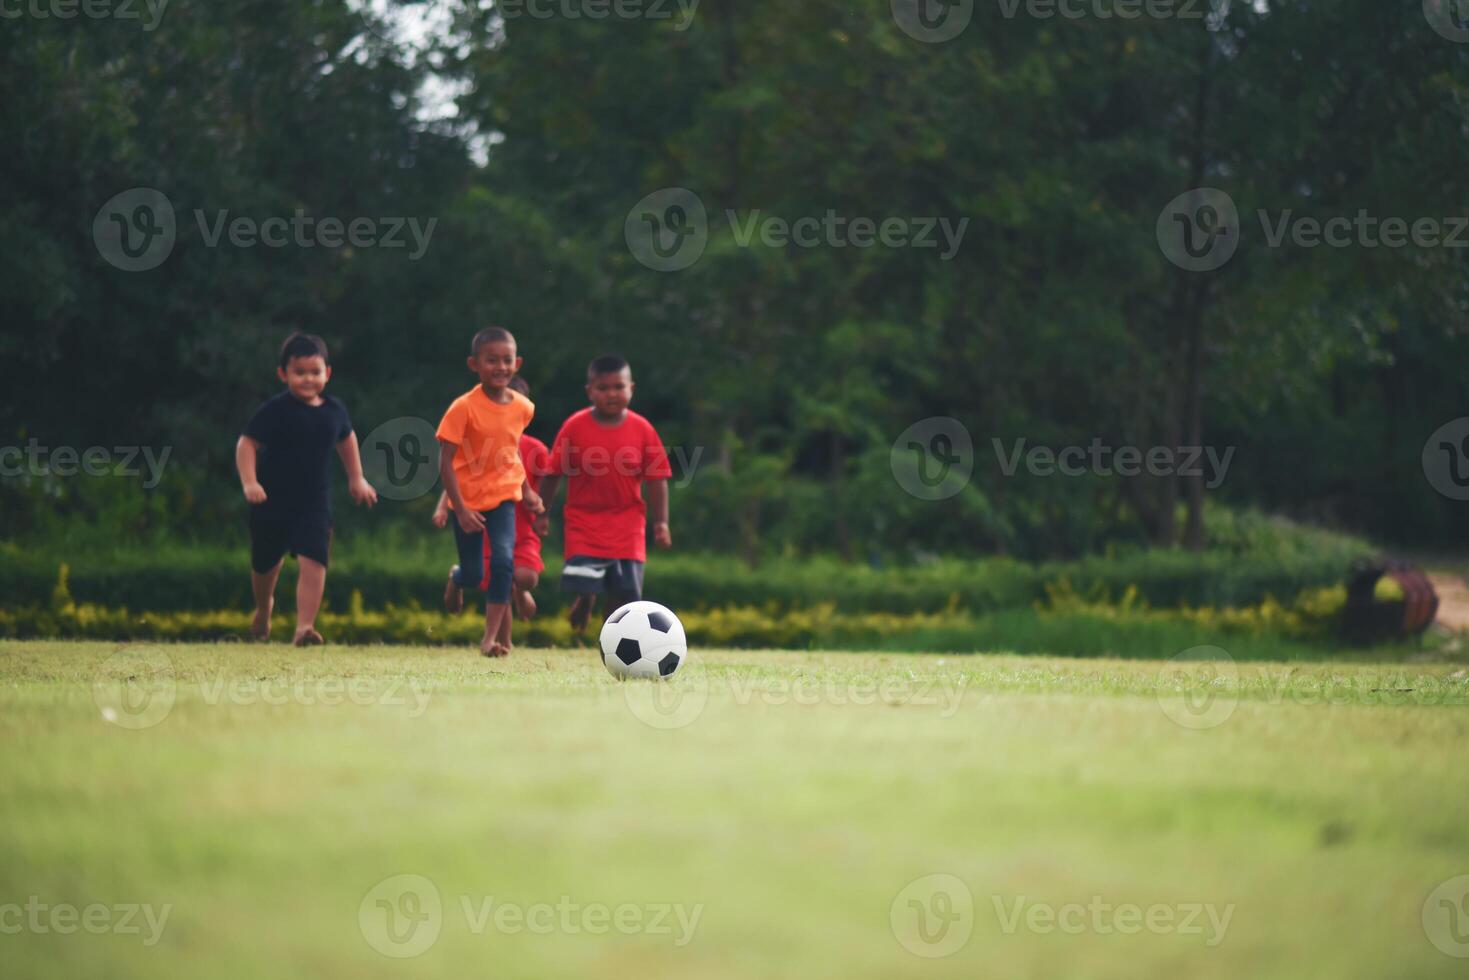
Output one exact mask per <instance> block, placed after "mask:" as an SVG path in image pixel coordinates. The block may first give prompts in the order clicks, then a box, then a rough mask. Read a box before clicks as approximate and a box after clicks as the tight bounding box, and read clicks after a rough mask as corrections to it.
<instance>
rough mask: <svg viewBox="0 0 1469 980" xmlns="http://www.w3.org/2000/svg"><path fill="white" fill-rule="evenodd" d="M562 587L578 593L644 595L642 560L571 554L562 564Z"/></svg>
mask: <svg viewBox="0 0 1469 980" xmlns="http://www.w3.org/2000/svg"><path fill="white" fill-rule="evenodd" d="M561 589H562V591H563V592H576V593H579V594H581V595H596V594H597V593H599V592H606V593H609V594H611V593H616V594H617V595H619V596H625V597H628V598H630V599H641V598H642V597H643V563H642V562H640V561H638V560H637V559H635V558H588V557H586V556H585V555H573V556H572V557H570V558H568V559H566V564H565V565H563V566H562V567H561Z"/></svg>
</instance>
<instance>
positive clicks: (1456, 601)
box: [1428, 572, 1469, 632]
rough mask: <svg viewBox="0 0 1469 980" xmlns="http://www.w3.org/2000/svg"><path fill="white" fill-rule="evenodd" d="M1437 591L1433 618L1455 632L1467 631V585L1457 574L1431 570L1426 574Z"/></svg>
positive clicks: (1468, 622) (1468, 596) (1468, 614)
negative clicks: (1435, 615)
mask: <svg viewBox="0 0 1469 980" xmlns="http://www.w3.org/2000/svg"><path fill="white" fill-rule="evenodd" d="M1428 580H1429V581H1430V582H1432V583H1433V589H1434V591H1435V592H1437V593H1438V616H1437V617H1436V619H1435V620H1434V621H1435V622H1437V623H1438V624H1439V625H1440V626H1446V627H1448V628H1449V629H1451V630H1454V631H1455V632H1465V631H1469V585H1465V584H1464V580H1463V579H1462V578H1460V577H1459V576H1457V575H1449V574H1446V573H1443V572H1433V573H1431V574H1430V575H1429V576H1428Z"/></svg>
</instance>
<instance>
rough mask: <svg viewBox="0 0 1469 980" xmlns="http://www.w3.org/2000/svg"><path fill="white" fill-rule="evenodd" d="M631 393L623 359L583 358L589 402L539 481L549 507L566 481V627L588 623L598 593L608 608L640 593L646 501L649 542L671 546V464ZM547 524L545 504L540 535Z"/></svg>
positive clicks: (569, 424)
mask: <svg viewBox="0 0 1469 980" xmlns="http://www.w3.org/2000/svg"><path fill="white" fill-rule="evenodd" d="M632 396H633V380H632V368H630V367H629V366H628V363H627V361H625V360H623V359H622V358H621V357H618V356H617V355H615V354H604V355H603V356H601V357H598V358H597V359H596V360H594V361H592V363H591V364H589V365H587V398H588V399H589V400H590V401H591V406H590V407H588V408H584V409H582V410H581V411H579V412H576V413H575V414H574V415H572V416H571V417H570V418H569V419H567V420H566V422H565V423H564V424H562V426H561V431H560V432H558V433H557V434H556V441H555V442H554V443H553V444H552V446H551V455H550V459H549V461H548V465H547V475H546V479H545V480H544V482H543V483H542V491H543V499H544V501H545V502H546V507H547V508H549V507H550V504H551V502H552V501H554V500H555V499H556V493H557V491H558V490H560V488H561V481H562V480H563V479H565V480H566V482H567V489H566V507H565V509H564V512H563V520H564V521H565V523H566V527H565V532H566V533H565V535H564V537H565V556H566V563H565V565H564V566H563V568H562V573H561V588H562V589H563V590H564V591H566V592H569V593H572V594H573V595H574V596H575V599H574V600H573V602H572V605H571V627H572V629H573V630H575V631H576V632H577V633H581V632H582V631H583V630H585V629H586V625H587V622H588V620H590V618H591V615H592V610H593V608H594V607H595V605H596V600H597V596H598V595H602V594H604V593H605V594H606V596H607V612H609V613H610V612H611V611H612V610H614V609H617V608H618V607H619V606H621V605H623V604H625V603H628V602H632V601H633V600H635V599H641V598H642V595H643V568H644V565H645V563H646V561H647V519H648V517H647V514H648V510H649V508H651V509H652V511H653V541H654V543H655V544H657V545H658V547H660V548H669V547H672V545H673V535H672V532H671V531H670V530H669V526H668V478H669V477H670V476H672V475H673V471H672V469H671V468H670V467H669V465H668V454H667V452H665V451H664V448H663V442H662V440H661V439H659V438H658V432H657V430H655V429H654V428H653V425H652V423H650V422H649V421H648V420H647V419H645V418H643V417H642V416H641V415H639V414H638V413H637V412H634V411H632V410H631V409H629V408H628V405H629V403H631V402H632ZM644 484H646V485H647V490H648V493H647V500H646V502H645V501H644V498H643V486H644ZM549 527H550V518H549V511H548V512H547V513H546V514H543V515H542V516H541V517H539V518H538V519H537V520H536V531H537V532H538V533H540V534H541V535H545V534H546V532H547V530H548V529H549Z"/></svg>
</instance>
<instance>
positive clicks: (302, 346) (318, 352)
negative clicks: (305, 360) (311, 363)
mask: <svg viewBox="0 0 1469 980" xmlns="http://www.w3.org/2000/svg"><path fill="white" fill-rule="evenodd" d="M297 357H319V358H321V359H322V360H323V361H325V362H326V363H327V364H330V363H331V362H332V359H331V358H330V357H329V356H327V352H326V341H324V340H322V339H321V338H320V337H318V336H317V335H316V334H314V333H302V332H301V331H299V330H297V331H296V332H295V333H293V334H291V335H290V336H289V337H287V338H286V342H285V343H284V344H281V367H283V368H284V367H287V366H289V365H290V363H291V361H292V359H293V358H297Z"/></svg>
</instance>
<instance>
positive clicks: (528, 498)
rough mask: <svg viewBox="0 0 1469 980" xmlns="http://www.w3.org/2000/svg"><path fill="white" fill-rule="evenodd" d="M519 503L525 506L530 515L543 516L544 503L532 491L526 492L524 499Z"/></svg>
mask: <svg viewBox="0 0 1469 980" xmlns="http://www.w3.org/2000/svg"><path fill="white" fill-rule="evenodd" d="M521 502H522V503H524V504H525V506H526V507H527V508H528V509H529V510H530V512H531V513H532V514H544V513H545V512H546V502H545V501H544V500H542V499H541V495H540V494H538V493H536V492H535V491H534V490H527V491H526V492H525V499H524V500H522V501H521Z"/></svg>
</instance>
